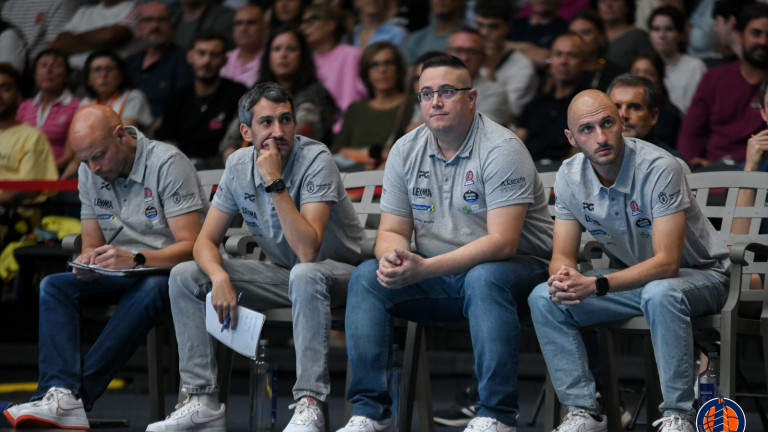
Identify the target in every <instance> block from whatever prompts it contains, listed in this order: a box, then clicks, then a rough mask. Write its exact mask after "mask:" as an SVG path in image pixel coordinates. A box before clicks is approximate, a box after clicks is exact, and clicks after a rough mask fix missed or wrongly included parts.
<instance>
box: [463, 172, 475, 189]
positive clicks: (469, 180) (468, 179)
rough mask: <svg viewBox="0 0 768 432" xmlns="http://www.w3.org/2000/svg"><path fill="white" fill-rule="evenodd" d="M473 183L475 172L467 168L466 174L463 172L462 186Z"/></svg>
mask: <svg viewBox="0 0 768 432" xmlns="http://www.w3.org/2000/svg"><path fill="white" fill-rule="evenodd" d="M473 184H475V173H473V172H472V170H469V171H467V173H466V174H464V186H469V185H473Z"/></svg>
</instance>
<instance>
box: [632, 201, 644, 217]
mask: <svg viewBox="0 0 768 432" xmlns="http://www.w3.org/2000/svg"><path fill="white" fill-rule="evenodd" d="M629 209H630V210H632V216H637V215H639V214H640V213H642V212H643V211H642V210H640V206H639V205H637V201H635V200H632V202H631V203H629Z"/></svg>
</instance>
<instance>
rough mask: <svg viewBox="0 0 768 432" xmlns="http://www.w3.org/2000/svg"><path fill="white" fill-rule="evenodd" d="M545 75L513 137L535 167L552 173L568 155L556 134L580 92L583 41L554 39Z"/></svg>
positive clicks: (571, 37)
mask: <svg viewBox="0 0 768 432" xmlns="http://www.w3.org/2000/svg"><path fill="white" fill-rule="evenodd" d="M549 74H550V78H549V79H547V81H545V82H544V83H542V86H541V88H540V89H539V93H538V94H537V95H536V97H534V98H533V100H532V101H530V102H528V104H526V105H525V108H523V112H522V113H521V114H520V118H519V119H518V121H517V129H515V133H516V134H517V136H519V137H520V139H521V140H523V142H524V143H525V146H526V147H528V151H529V152H530V153H531V157H532V158H533V160H534V161H535V162H536V163H537V164H543V165H545V166H549V167H550V170H552V171H554V169H551V168H556V167H557V164H559V163H560V161H561V160H563V159H565V158H566V157H568V156H569V155H570V154H571V152H572V148H571V146H569V145H568V141H567V140H566V139H565V137H564V136H563V134H562V133H560V132H558V131H560V130H562V129H565V128H566V126H567V121H566V112H567V110H568V104H569V103H570V102H571V98H573V95H575V94H576V93H577V92H578V91H579V90H581V89H583V87H582V85H583V84H582V83H583V81H584V80H583V76H584V41H582V39H581V38H580V37H579V36H578V35H577V34H575V33H565V34H562V35H560V36H558V37H557V39H555V42H554V43H553V44H552V61H551V63H550V64H549ZM553 164H554V166H553ZM540 170H541V168H540Z"/></svg>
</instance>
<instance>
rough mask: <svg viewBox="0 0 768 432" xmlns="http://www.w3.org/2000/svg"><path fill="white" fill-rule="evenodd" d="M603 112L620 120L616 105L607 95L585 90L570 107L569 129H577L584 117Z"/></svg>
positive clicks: (575, 98)
mask: <svg viewBox="0 0 768 432" xmlns="http://www.w3.org/2000/svg"><path fill="white" fill-rule="evenodd" d="M601 110H607V111H608V112H609V113H613V114H615V116H616V118H617V119H618V118H619V110H618V108H616V104H615V103H613V101H612V100H611V98H609V97H608V95H606V94H605V93H603V92H601V91H599V90H584V91H583V92H581V93H579V94H577V95H576V96H574V97H573V99H572V100H571V104H570V105H568V129H570V130H574V129H576V128H577V127H578V125H579V120H580V119H581V118H582V117H583V116H585V115H593V114H594V113H597V112H599V111H601Z"/></svg>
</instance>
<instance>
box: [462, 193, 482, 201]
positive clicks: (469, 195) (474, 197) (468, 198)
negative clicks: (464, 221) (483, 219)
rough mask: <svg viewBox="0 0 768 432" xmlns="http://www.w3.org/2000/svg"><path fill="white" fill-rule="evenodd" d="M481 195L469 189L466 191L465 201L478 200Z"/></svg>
mask: <svg viewBox="0 0 768 432" xmlns="http://www.w3.org/2000/svg"><path fill="white" fill-rule="evenodd" d="M479 197H480V196H479V195H478V194H477V192H475V191H473V190H468V191H466V192H464V201H466V202H468V203H473V202H475V201H477V199H478V198H479Z"/></svg>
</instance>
